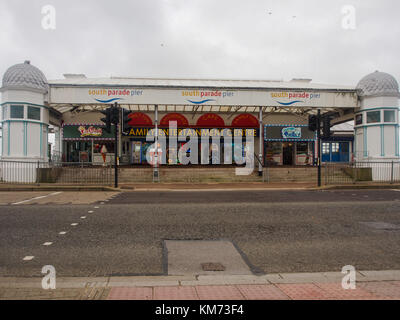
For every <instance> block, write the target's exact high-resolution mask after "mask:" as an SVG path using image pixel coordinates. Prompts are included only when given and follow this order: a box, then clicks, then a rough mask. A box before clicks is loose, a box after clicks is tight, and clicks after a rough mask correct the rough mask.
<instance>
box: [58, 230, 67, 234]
mask: <svg viewBox="0 0 400 320" xmlns="http://www.w3.org/2000/svg"><path fill="white" fill-rule="evenodd" d="M66 233H67V232H66V231H61V232H60V233H59V234H66Z"/></svg>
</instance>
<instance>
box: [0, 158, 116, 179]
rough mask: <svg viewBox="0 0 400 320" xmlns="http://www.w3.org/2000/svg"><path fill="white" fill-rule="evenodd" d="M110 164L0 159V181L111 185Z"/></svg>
mask: <svg viewBox="0 0 400 320" xmlns="http://www.w3.org/2000/svg"><path fill="white" fill-rule="evenodd" d="M113 180H114V170H113V168H112V167H111V166H93V165H88V164H84V163H63V162H23V161H4V160H1V161H0V183H3V184H5V183H8V184H38V183H58V184H79V185H87V184H95V185H111V184H112V183H113Z"/></svg>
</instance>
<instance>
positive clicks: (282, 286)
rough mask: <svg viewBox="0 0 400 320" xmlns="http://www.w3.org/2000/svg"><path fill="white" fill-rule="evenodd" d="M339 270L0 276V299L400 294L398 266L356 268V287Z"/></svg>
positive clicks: (387, 297) (358, 297) (380, 297)
mask: <svg viewBox="0 0 400 320" xmlns="http://www.w3.org/2000/svg"><path fill="white" fill-rule="evenodd" d="M343 277H344V274H342V273H340V272H323V273H278V274H269V275H262V276H255V275H223V276H220V275H201V276H156V277H155V276H153V277H97V278H56V289H54V290H53V289H47V290H45V289H43V288H42V278H6V277H3V278H0V300H22V299H25V300H53V299H57V300H400V270H386V271H358V272H356V285H355V289H344V288H343V287H342V279H343Z"/></svg>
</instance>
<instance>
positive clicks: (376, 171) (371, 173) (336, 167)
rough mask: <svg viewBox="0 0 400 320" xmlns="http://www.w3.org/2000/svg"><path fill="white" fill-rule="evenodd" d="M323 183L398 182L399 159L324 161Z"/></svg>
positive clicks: (399, 178)
mask: <svg viewBox="0 0 400 320" xmlns="http://www.w3.org/2000/svg"><path fill="white" fill-rule="evenodd" d="M323 175H324V180H325V184H327V185H329V184H347V183H368V182H371V183H396V182H400V162H399V161H386V162H384V161H358V162H351V163H325V164H324V168H323Z"/></svg>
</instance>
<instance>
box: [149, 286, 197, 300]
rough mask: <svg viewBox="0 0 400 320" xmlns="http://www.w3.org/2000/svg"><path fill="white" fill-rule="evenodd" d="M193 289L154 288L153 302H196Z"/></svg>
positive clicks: (195, 294)
mask: <svg viewBox="0 0 400 320" xmlns="http://www.w3.org/2000/svg"><path fill="white" fill-rule="evenodd" d="M198 299H199V297H198V296H197V293H196V289H195V288H194V287H154V300H198Z"/></svg>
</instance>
